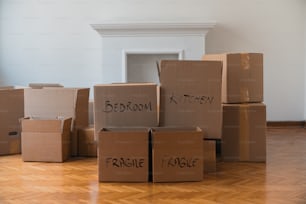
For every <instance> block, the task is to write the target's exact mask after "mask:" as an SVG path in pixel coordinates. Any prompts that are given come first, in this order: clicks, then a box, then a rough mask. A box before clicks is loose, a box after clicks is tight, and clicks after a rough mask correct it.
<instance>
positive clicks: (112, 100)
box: [94, 83, 158, 182]
mask: <svg viewBox="0 0 306 204" xmlns="http://www.w3.org/2000/svg"><path fill="white" fill-rule="evenodd" d="M157 95H158V86H157V85H156V84H153V83H128V84H104V85H96V86H95V87H94V129H95V137H96V138H97V140H98V167H99V181H102V182H113V181H120V182H148V181H149V179H150V178H149V177H150V175H149V168H150V166H149V164H150V162H149V158H150V148H149V139H150V138H149V137H150V135H149V134H150V131H149V128H150V127H157V126H158V106H157V104H158V102H157Z"/></svg>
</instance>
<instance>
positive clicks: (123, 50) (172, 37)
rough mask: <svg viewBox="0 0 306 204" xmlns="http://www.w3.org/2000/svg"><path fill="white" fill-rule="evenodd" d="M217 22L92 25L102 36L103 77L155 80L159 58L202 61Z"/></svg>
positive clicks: (136, 80)
mask: <svg viewBox="0 0 306 204" xmlns="http://www.w3.org/2000/svg"><path fill="white" fill-rule="evenodd" d="M215 25H216V24H215V23H214V22H184V23H174V22H170V23H169V22H143V23H140V22H125V23H122V22H121V23H118V22H117V23H114V22H112V23H102V24H93V25H91V26H92V27H93V28H94V29H95V30H96V31H97V32H98V33H99V34H100V35H101V37H102V73H101V75H102V80H103V83H113V82H156V83H158V73H157V68H156V61H159V60H161V59H180V60H182V59H186V60H187V59H188V60H199V59H201V56H202V55H203V54H204V53H205V36H206V34H207V32H208V31H209V29H211V28H213V27H214V26H215Z"/></svg>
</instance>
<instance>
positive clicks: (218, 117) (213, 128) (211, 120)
mask: <svg viewBox="0 0 306 204" xmlns="http://www.w3.org/2000/svg"><path fill="white" fill-rule="evenodd" d="M160 69H161V70H160V83H161V90H160V91H161V95H160V126H183V127H186V126H189V127H194V126H199V127H200V128H201V129H202V130H203V131H204V132H205V133H206V134H205V137H207V138H221V129H222V127H221V122H222V110H221V76H222V64H221V62H219V61H216V62H213V61H208V62H206V61H178V60H173V61H169V60H166V61H161V64H160Z"/></svg>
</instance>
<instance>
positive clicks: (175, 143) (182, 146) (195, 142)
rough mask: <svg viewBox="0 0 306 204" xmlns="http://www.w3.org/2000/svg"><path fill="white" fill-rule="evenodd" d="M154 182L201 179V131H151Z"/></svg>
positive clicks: (179, 129) (195, 129) (166, 129)
mask: <svg viewBox="0 0 306 204" xmlns="http://www.w3.org/2000/svg"><path fill="white" fill-rule="evenodd" d="M151 134H152V162H153V164H152V169H153V182H184V181H201V180H202V179H203V138H204V135H203V132H202V130H201V129H200V128H154V129H152V133H151Z"/></svg>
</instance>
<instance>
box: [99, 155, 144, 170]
mask: <svg viewBox="0 0 306 204" xmlns="http://www.w3.org/2000/svg"><path fill="white" fill-rule="evenodd" d="M105 162H106V166H107V167H115V168H137V169H138V168H143V167H144V165H145V160H144V159H143V158H123V157H120V158H115V157H108V158H106V159H105Z"/></svg>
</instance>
